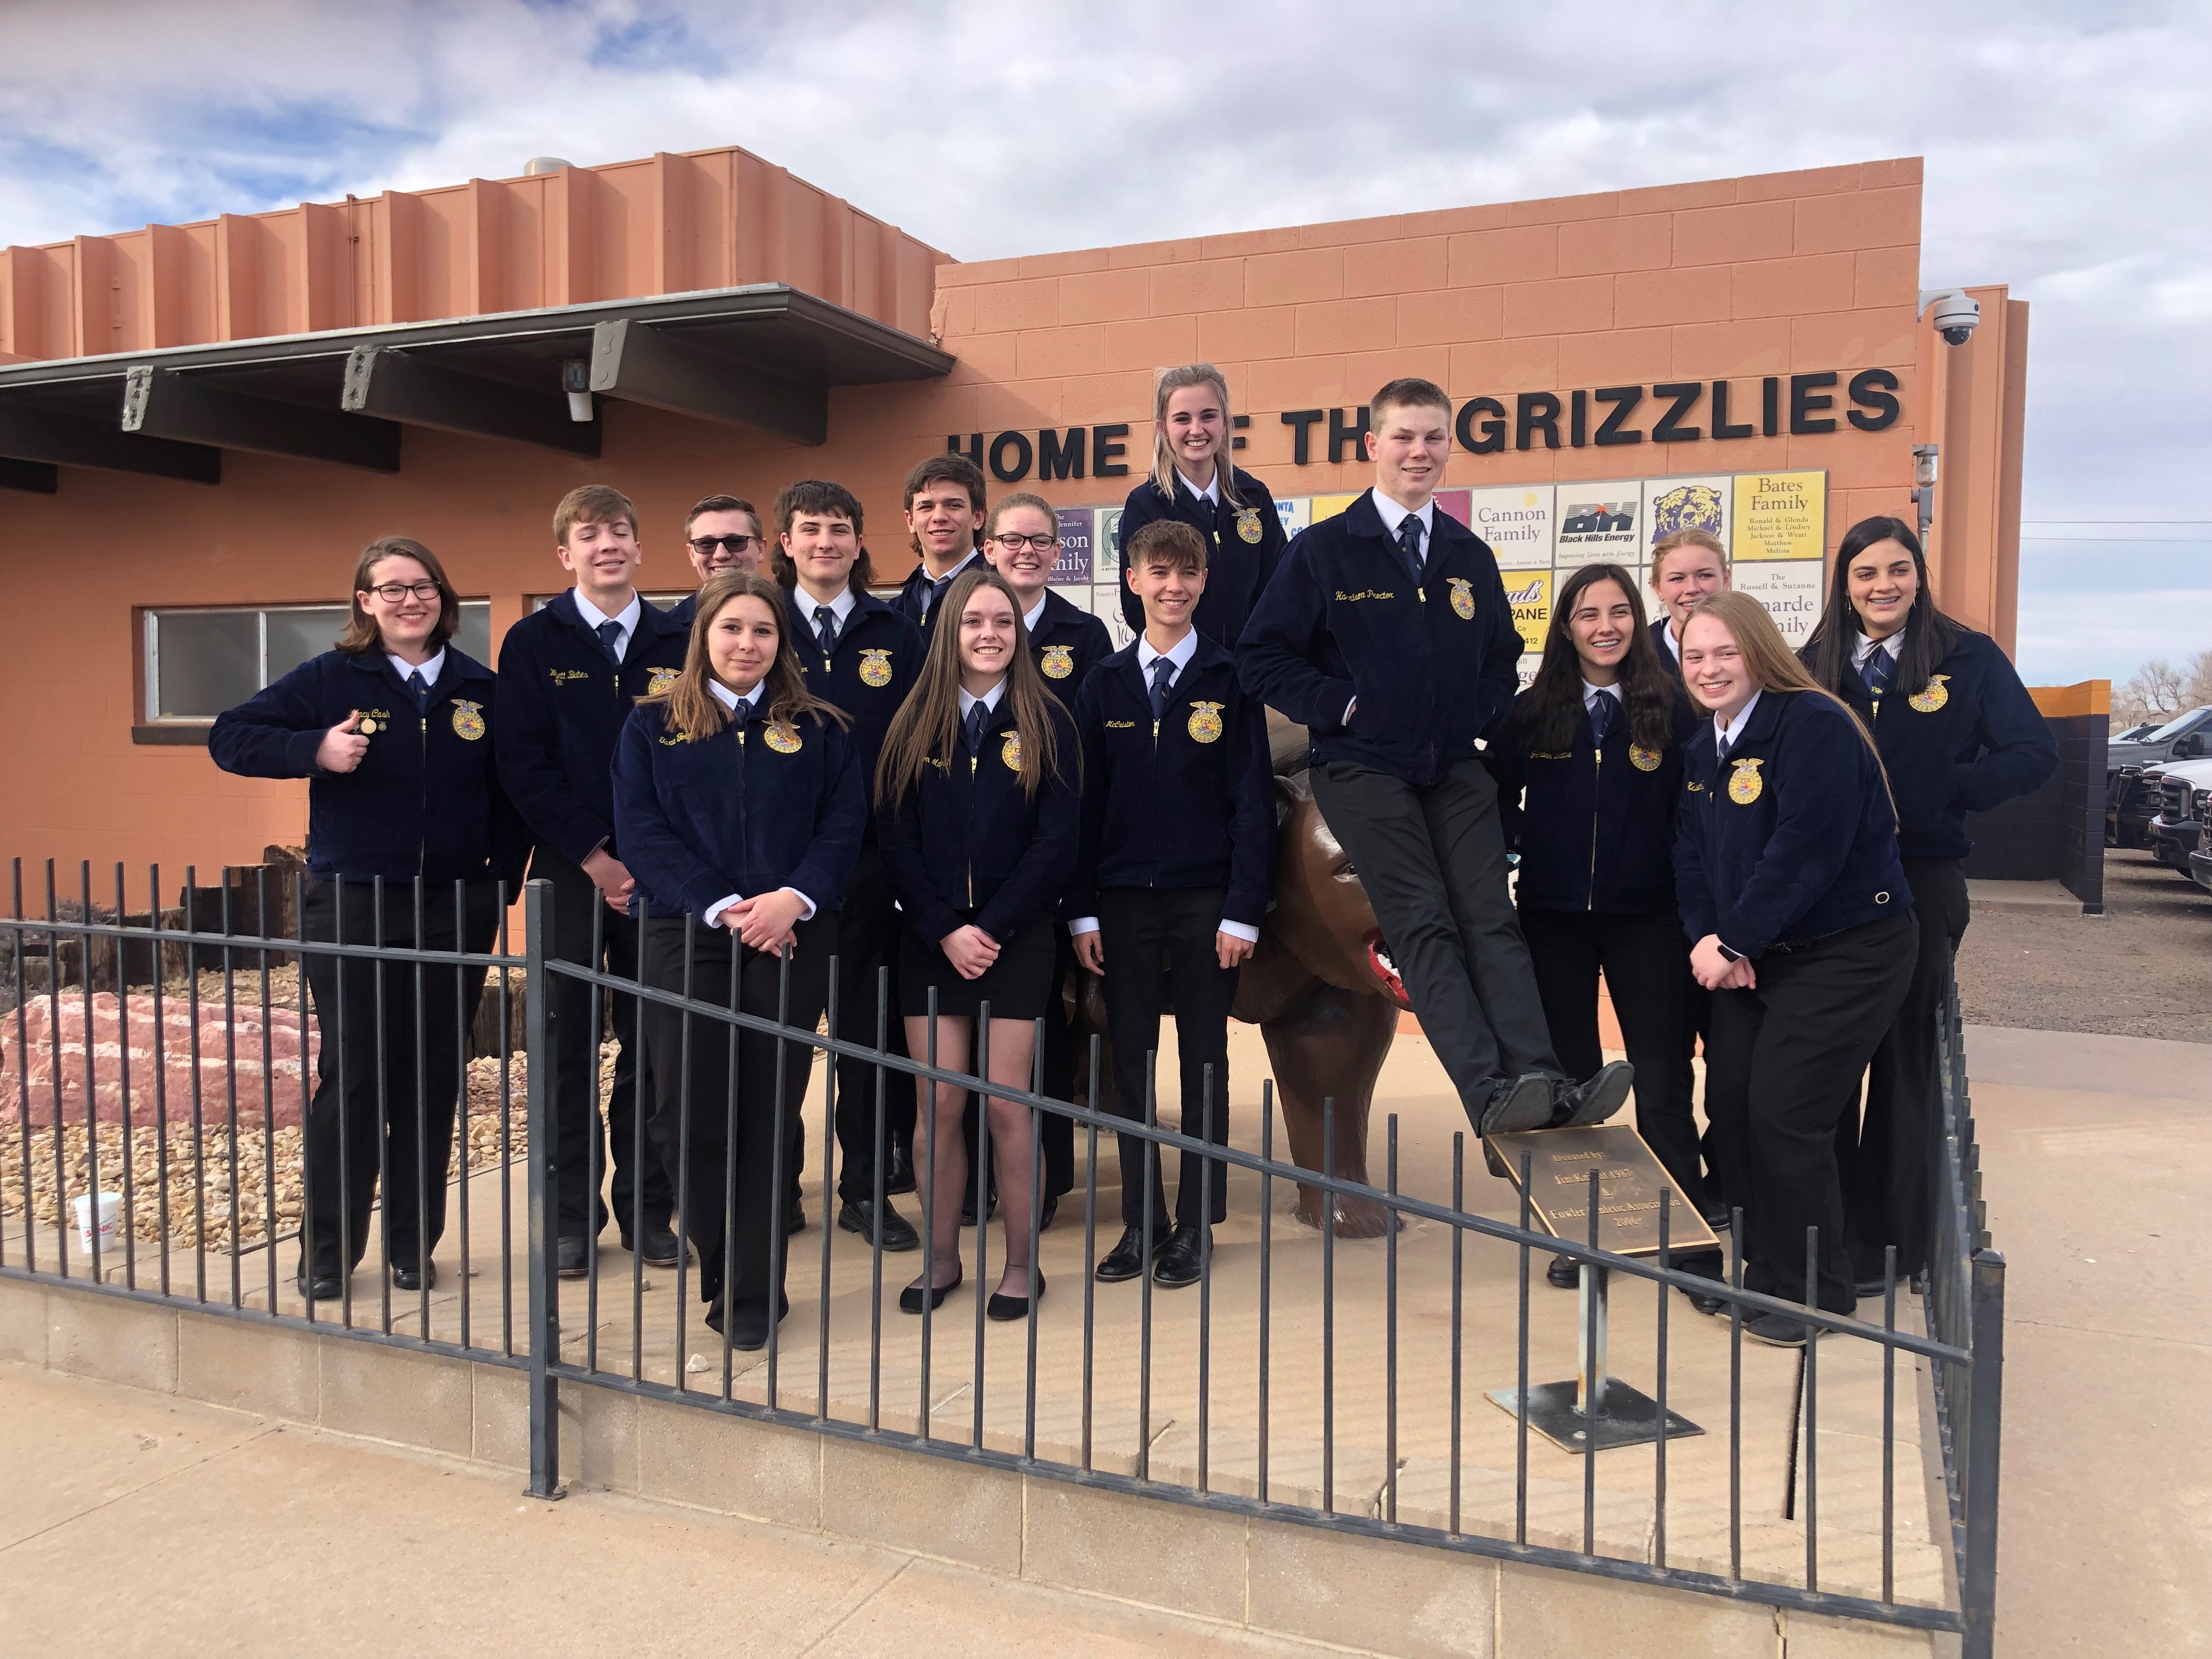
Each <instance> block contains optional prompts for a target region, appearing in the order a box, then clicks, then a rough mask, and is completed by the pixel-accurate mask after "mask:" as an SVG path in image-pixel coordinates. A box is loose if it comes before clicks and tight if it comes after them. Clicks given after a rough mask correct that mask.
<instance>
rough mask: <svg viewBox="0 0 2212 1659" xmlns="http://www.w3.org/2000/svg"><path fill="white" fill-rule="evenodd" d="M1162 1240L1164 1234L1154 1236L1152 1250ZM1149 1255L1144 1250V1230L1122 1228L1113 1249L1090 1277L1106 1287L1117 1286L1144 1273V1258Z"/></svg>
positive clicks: (1148, 1251)
mask: <svg viewBox="0 0 2212 1659" xmlns="http://www.w3.org/2000/svg"><path fill="white" fill-rule="evenodd" d="M1164 1240H1165V1235H1164V1234H1162V1235H1157V1236H1155V1237H1154V1240H1153V1245H1154V1248H1155V1249H1157V1248H1158V1245H1159V1244H1160V1243H1164ZM1151 1254H1152V1252H1151V1251H1150V1250H1147V1249H1146V1248H1145V1235H1144V1230H1143V1229H1141V1228H1139V1227H1124V1228H1122V1229H1121V1237H1120V1238H1119V1239H1118V1240H1117V1241H1115V1245H1114V1248H1113V1249H1110V1250H1109V1251H1107V1252H1106V1254H1105V1255H1103V1257H1101V1258H1100V1259H1099V1262H1098V1267H1097V1271H1096V1272H1095V1273H1093V1274H1092V1277H1093V1278H1095V1279H1098V1280H1099V1282H1100V1283H1102V1284H1106V1285H1118V1284H1120V1283H1121V1281H1122V1280H1123V1279H1134V1278H1135V1277H1136V1276H1137V1275H1138V1274H1139V1273H1142V1272H1144V1271H1145V1258H1146V1256H1147V1255H1151Z"/></svg>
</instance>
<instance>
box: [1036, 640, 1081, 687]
mask: <svg viewBox="0 0 2212 1659" xmlns="http://www.w3.org/2000/svg"><path fill="white" fill-rule="evenodd" d="M1037 666H1038V668H1039V669H1041V670H1042V671H1043V673H1044V677H1045V678H1047V679H1048V680H1064V679H1066V678H1067V677H1068V676H1069V675H1070V674H1073V672H1074V671H1075V647H1073V646H1070V645H1048V646H1047V647H1045V648H1044V659H1043V660H1042V661H1041V662H1039V663H1038V664H1037Z"/></svg>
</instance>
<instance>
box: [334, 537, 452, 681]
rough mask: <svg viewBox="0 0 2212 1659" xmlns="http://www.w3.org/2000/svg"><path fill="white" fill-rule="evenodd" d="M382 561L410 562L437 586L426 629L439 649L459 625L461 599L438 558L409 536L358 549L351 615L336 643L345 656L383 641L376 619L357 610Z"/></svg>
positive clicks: (352, 654) (431, 641) (352, 655)
mask: <svg viewBox="0 0 2212 1659" xmlns="http://www.w3.org/2000/svg"><path fill="white" fill-rule="evenodd" d="M386 559H412V560H414V561H415V562H416V563H417V564H419V565H421V566H422V568H423V569H424V570H426V571H428V573H429V576H430V580H432V581H434V582H435V583H437V584H438V625H437V626H436V627H435V628H434V629H431V630H430V643H431V644H432V645H434V646H438V647H443V646H444V645H445V643H446V642H447V641H448V640H450V639H452V638H453V633H454V630H455V629H459V627H460V625H461V596H460V595H459V593H456V592H454V591H453V583H452V582H450V581H449V580H447V578H446V567H445V566H443V565H442V564H440V563H439V562H438V556H437V555H436V554H435V553H433V552H432V551H431V550H429V549H428V548H427V547H425V546H423V545H422V543H420V542H418V541H416V540H415V539H414V538H412V537H410V536H380V537H379V538H377V539H376V540H374V541H373V542H371V543H370V544H368V547H367V548H366V549H364V550H362V556H361V562H360V563H359V564H357V565H356V566H354V568H353V599H352V600H351V601H350V603H351V605H352V606H353V614H352V615H351V616H350V617H347V619H346V625H345V632H344V633H343V634H341V635H338V636H337V641H336V644H337V648H338V649H339V650H341V651H343V652H344V653H346V655H348V656H349V657H358V656H361V655H362V654H363V653H367V652H370V651H374V650H375V649H376V648H377V647H378V645H379V644H380V643H381V642H382V641H383V638H384V635H382V633H380V631H379V630H378V629H377V626H376V619H375V618H374V617H372V616H370V615H369V614H368V611H364V610H362V608H361V596H362V594H363V593H366V592H368V590H369V589H370V588H372V587H374V586H376V581H375V575H376V567H377V566H379V565H380V564H382V563H383V562H385V561H386Z"/></svg>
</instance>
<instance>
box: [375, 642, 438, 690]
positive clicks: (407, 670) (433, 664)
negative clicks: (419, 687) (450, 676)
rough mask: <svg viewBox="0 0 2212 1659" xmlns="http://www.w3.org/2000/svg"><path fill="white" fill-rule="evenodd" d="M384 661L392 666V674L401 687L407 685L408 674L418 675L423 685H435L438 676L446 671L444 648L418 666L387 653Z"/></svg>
mask: <svg viewBox="0 0 2212 1659" xmlns="http://www.w3.org/2000/svg"><path fill="white" fill-rule="evenodd" d="M384 659H385V661H386V662H388V663H390V664H391V665H392V672H393V673H395V674H397V675H398V676H399V683H400V684H402V685H404V684H407V677H408V676H409V675H410V674H420V675H421V676H422V684H425V685H435V684H437V683H438V676H439V675H440V674H441V673H443V672H444V671H445V669H446V647H444V646H442V645H441V646H440V647H438V654H437V655H436V656H435V657H433V658H431V659H429V660H428V662H426V663H422V664H421V665H416V664H414V663H411V662H410V661H408V660H407V659H406V658H404V657H395V656H393V655H392V653H390V652H389V651H387V652H386V653H384Z"/></svg>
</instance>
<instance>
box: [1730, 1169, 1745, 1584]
mask: <svg viewBox="0 0 2212 1659" xmlns="http://www.w3.org/2000/svg"><path fill="white" fill-rule="evenodd" d="M1729 1256H1730V1258H1731V1262H1730V1266H1729V1286H1730V1288H1731V1289H1733V1290H1735V1291H1738V1292H1741V1291H1742V1289H1743V1206H1742V1205H1741V1204H1738V1205H1736V1206H1734V1207H1733V1208H1732V1210H1731V1211H1730V1212H1729ZM1729 1580H1730V1581H1731V1582H1732V1583H1742V1582H1743V1303H1742V1301H1741V1297H1740V1295H1739V1296H1734V1297H1729Z"/></svg>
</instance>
